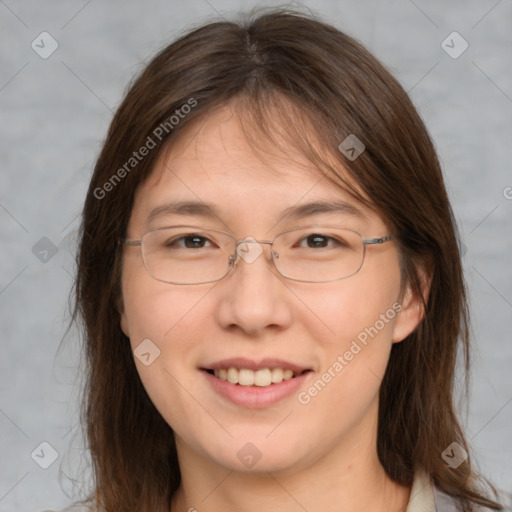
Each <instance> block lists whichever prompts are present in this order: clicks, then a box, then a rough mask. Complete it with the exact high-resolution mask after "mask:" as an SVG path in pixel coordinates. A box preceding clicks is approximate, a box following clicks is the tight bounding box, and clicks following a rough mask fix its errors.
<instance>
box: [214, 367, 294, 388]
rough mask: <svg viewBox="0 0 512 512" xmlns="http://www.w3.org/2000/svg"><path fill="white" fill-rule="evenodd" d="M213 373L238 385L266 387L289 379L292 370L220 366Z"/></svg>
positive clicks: (291, 375)
mask: <svg viewBox="0 0 512 512" xmlns="http://www.w3.org/2000/svg"><path fill="white" fill-rule="evenodd" d="M213 373H214V375H215V376H216V377H218V378H219V379H220V380H227V381H228V382H230V383H231V384H240V386H259V387H266V386H270V385H271V384H279V383H280V382H283V380H290V379H291V378H292V377H293V376H294V372H293V370H290V369H289V368H287V369H285V370H283V368H262V369H260V370H256V371H253V370H249V369H248V368H240V369H238V368H233V367H230V368H220V369H218V370H214V372H213Z"/></svg>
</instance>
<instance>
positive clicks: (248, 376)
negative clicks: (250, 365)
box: [238, 368, 254, 386]
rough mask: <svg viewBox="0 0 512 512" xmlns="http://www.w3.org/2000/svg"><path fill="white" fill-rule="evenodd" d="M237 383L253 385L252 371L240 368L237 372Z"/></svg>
mask: <svg viewBox="0 0 512 512" xmlns="http://www.w3.org/2000/svg"><path fill="white" fill-rule="evenodd" d="M238 384H240V386H253V385H254V372H253V371H252V370H247V369H245V368H242V369H241V370H239V372H238Z"/></svg>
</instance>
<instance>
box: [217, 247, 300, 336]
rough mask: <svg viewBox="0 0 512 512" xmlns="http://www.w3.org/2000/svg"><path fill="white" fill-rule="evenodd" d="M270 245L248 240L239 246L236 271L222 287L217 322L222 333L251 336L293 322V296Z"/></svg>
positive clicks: (233, 270) (222, 282)
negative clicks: (229, 332)
mask: <svg viewBox="0 0 512 512" xmlns="http://www.w3.org/2000/svg"><path fill="white" fill-rule="evenodd" d="M270 250H271V246H270V242H268V241H262V243H259V242H257V241H256V240H255V239H254V238H252V237H249V238H246V239H245V240H244V241H242V242H239V244H238V245H237V249H236V253H235V254H234V262H233V265H234V268H233V269H232V270H231V272H230V273H229V274H228V275H227V276H226V277H225V278H224V279H223V280H222V281H221V283H219V285H218V286H217V290H218V292H217V293H219V294H220V295H219V300H218V304H217V308H216V319H217V322H218V323H219V325H220V326H221V327H222V328H223V329H229V330H237V329H239V330H242V331H244V332H245V333H246V334H249V335H251V336H258V335H260V334H263V333H264V332H265V331H267V330H268V329H273V330H282V329H285V328H286V327H288V326H289V325H290V324H291V321H292V309H291V301H290V292H289V291H288V289H287V287H286V286H285V285H284V283H283V279H284V278H282V277H281V276H280V275H279V273H278V272H277V270H276V269H275V267H274V265H273V263H272V261H271V260H272V257H271V254H270Z"/></svg>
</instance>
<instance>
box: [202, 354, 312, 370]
mask: <svg viewBox="0 0 512 512" xmlns="http://www.w3.org/2000/svg"><path fill="white" fill-rule="evenodd" d="M221 368H238V369H242V368H246V369H248V370H253V371H256V370H261V369H263V368H270V369H272V368H283V369H284V370H286V369H290V370H292V371H293V372H294V373H300V372H303V371H304V370H310V368H308V367H306V366H301V365H299V364H296V363H292V362H290V361H285V360H283V359H271V358H265V359H260V360H258V361H255V360H252V359H247V358H245V357H233V358H230V359H223V360H222V361H216V362H214V363H211V364H208V365H205V366H204V367H203V368H202V369H204V370H220V369H221Z"/></svg>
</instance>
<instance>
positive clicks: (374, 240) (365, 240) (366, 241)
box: [363, 235, 392, 245]
mask: <svg viewBox="0 0 512 512" xmlns="http://www.w3.org/2000/svg"><path fill="white" fill-rule="evenodd" d="M391 239H392V236H391V235H385V236H382V237H380V238H363V243H364V245H373V244H383V243H384V242H389V241H390V240H391Z"/></svg>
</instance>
